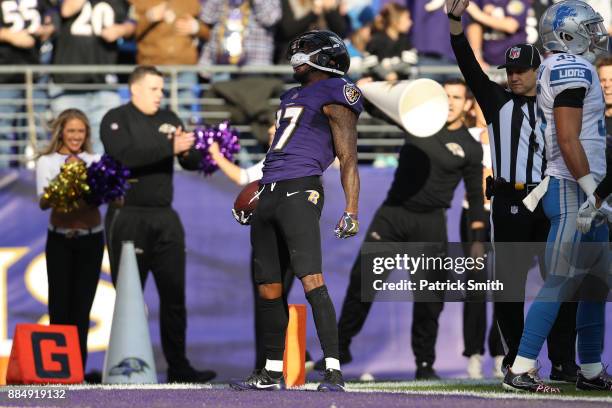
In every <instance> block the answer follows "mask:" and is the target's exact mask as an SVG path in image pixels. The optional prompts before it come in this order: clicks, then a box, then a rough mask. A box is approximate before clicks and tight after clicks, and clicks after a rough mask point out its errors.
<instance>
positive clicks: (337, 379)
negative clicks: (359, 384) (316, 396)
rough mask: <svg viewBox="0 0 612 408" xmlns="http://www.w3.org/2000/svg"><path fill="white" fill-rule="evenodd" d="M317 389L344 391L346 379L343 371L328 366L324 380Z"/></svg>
mask: <svg viewBox="0 0 612 408" xmlns="http://www.w3.org/2000/svg"><path fill="white" fill-rule="evenodd" d="M317 391H323V392H344V379H343V378H342V371H340V370H334V369H333V368H328V369H327V370H325V376H324V377H323V381H321V384H319V386H318V387H317Z"/></svg>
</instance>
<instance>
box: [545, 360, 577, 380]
mask: <svg viewBox="0 0 612 408" xmlns="http://www.w3.org/2000/svg"><path fill="white" fill-rule="evenodd" d="M579 369H580V368H579V367H578V365H577V364H576V363H575V362H573V361H569V362H567V363H563V364H553V365H552V368H551V369H550V379H551V380H552V381H563V382H567V383H572V384H576V380H577V379H578V370H579Z"/></svg>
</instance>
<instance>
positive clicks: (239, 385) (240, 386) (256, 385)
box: [230, 368, 285, 391]
mask: <svg viewBox="0 0 612 408" xmlns="http://www.w3.org/2000/svg"><path fill="white" fill-rule="evenodd" d="M230 387H231V388H232V389H234V390H236V391H247V390H258V391H278V390H284V389H285V380H284V379H283V374H282V373H280V375H279V376H278V378H277V377H276V376H271V375H270V373H269V372H268V371H267V370H266V369H265V368H262V369H261V370H255V371H253V373H252V374H251V375H250V376H249V377H248V378H247V379H246V380H244V381H232V382H230Z"/></svg>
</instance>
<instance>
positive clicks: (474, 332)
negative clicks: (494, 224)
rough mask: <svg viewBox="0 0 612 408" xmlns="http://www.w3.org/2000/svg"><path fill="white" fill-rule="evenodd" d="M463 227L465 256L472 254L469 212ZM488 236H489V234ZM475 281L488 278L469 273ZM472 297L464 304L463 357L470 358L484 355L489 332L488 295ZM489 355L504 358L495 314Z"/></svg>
mask: <svg viewBox="0 0 612 408" xmlns="http://www.w3.org/2000/svg"><path fill="white" fill-rule="evenodd" d="M487 215H488V212H487ZM460 222H461V225H460V228H459V231H460V235H461V242H462V243H463V252H464V254H465V256H469V254H470V244H469V242H468V241H469V238H468V229H469V226H468V216H467V210H465V209H463V210H462V211H461V221H460ZM486 229H487V232H490V225H489V217H487V221H486ZM487 235H488V234H487ZM466 279H472V280H475V281H484V280H485V279H486V277H483V276H482V273H478V271H474V270H472V271H468V272H467V278H466ZM468 294H469V295H470V296H468V298H466V300H465V303H464V304H463V344H464V350H463V355H464V356H466V357H469V356H471V355H474V354H481V355H482V354H484V342H485V334H486V331H487V303H486V294H484V293H481V292H474V291H470V292H468ZM488 346H489V354H491V356H492V357H495V356H503V355H504V354H506V353H504V346H503V344H502V342H501V338H500V335H499V330H498V329H497V319H496V318H495V312H493V321H492V323H491V327H490V329H489V341H488Z"/></svg>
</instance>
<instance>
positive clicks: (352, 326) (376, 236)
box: [338, 205, 447, 366]
mask: <svg viewBox="0 0 612 408" xmlns="http://www.w3.org/2000/svg"><path fill="white" fill-rule="evenodd" d="M446 241H447V235H446V214H445V210H444V209H437V210H434V211H431V212H424V213H417V212H411V211H408V210H407V209H405V208H403V207H400V206H388V205H383V206H381V207H380V208H379V209H378V211H377V212H376V214H375V216H374V219H373V220H372V223H371V224H370V226H369V228H368V231H367V233H366V236H365V240H364V243H369V242H439V243H441V244H443V245H444V246H445V245H446ZM430 273H431V272H430ZM413 276H415V277H416V279H417V280H418V279H419V273H418V272H417V273H416V274H415V275H413ZM381 278H386V275H384V274H383V275H381ZM428 279H429V280H430V281H431V280H432V279H431V276H428ZM361 286H362V276H361V250H360V253H359V254H357V259H356V260H355V263H354V264H353V269H352V270H351V277H350V282H349V286H348V288H347V290H346V296H345V298H344V303H343V304H342V312H341V313H340V318H339V321H338V337H339V345H340V350H341V353H342V350H346V349H348V347H349V345H350V343H351V340H352V339H353V337H354V336H356V335H357V333H359V332H360V331H361V328H362V327H363V324H364V323H365V320H366V318H367V317H368V313H369V312H370V308H371V307H372V302H362V298H361V295H362V293H361ZM443 307H444V303H443V302H442V301H438V302H419V301H418V299H417V301H415V302H414V307H413V309H412V351H413V352H414V355H415V359H416V363H417V366H422V365H423V364H427V365H433V363H434V361H435V358H436V352H435V347H436V339H437V336H438V317H439V316H440V313H441V312H442V308H443Z"/></svg>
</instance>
